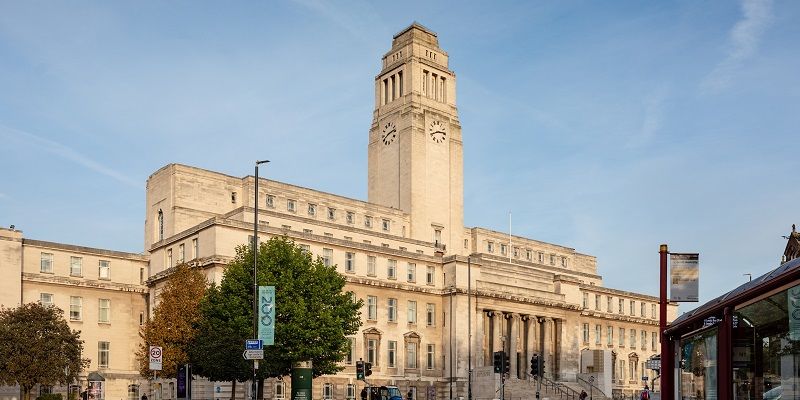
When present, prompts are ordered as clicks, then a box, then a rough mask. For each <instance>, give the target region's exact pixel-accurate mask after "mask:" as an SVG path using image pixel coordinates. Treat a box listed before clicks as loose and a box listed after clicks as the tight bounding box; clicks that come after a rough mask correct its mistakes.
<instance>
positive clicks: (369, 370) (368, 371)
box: [364, 363, 372, 376]
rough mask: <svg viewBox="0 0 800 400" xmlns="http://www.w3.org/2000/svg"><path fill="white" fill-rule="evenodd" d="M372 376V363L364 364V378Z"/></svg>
mask: <svg viewBox="0 0 800 400" xmlns="http://www.w3.org/2000/svg"><path fill="white" fill-rule="evenodd" d="M370 375H372V363H364V376H370Z"/></svg>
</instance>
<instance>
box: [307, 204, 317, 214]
mask: <svg viewBox="0 0 800 400" xmlns="http://www.w3.org/2000/svg"><path fill="white" fill-rule="evenodd" d="M308 215H310V216H312V217H313V216H315V215H317V205H316V204H312V203H308Z"/></svg>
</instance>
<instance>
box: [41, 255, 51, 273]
mask: <svg viewBox="0 0 800 400" xmlns="http://www.w3.org/2000/svg"><path fill="white" fill-rule="evenodd" d="M39 271H41V272H44V273H46V274H52V273H53V254H52V253H42V256H41V261H40V268H39Z"/></svg>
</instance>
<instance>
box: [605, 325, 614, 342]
mask: <svg viewBox="0 0 800 400" xmlns="http://www.w3.org/2000/svg"><path fill="white" fill-rule="evenodd" d="M606 344H607V345H609V346H611V345H613V344H614V327H613V326H609V327H608V330H607V332H606Z"/></svg>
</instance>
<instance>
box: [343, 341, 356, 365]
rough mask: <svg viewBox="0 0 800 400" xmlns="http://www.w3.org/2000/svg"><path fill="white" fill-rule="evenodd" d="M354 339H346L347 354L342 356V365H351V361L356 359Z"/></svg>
mask: <svg viewBox="0 0 800 400" xmlns="http://www.w3.org/2000/svg"><path fill="white" fill-rule="evenodd" d="M355 351H356V338H352V337H349V338H347V354H345V356H344V363H345V364H347V365H353V360H355V359H356V353H355Z"/></svg>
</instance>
